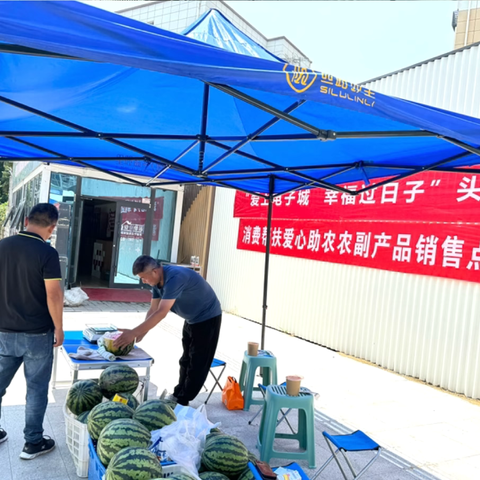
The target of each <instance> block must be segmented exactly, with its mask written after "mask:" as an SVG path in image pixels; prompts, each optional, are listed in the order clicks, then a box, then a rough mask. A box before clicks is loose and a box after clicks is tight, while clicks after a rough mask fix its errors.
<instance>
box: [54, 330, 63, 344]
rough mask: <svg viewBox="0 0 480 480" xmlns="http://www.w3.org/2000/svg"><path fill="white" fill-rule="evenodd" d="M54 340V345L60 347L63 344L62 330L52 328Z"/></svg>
mask: <svg viewBox="0 0 480 480" xmlns="http://www.w3.org/2000/svg"><path fill="white" fill-rule="evenodd" d="M54 335H55V342H54V343H53V346H54V347H60V346H61V345H62V344H63V330H58V329H55V330H54Z"/></svg>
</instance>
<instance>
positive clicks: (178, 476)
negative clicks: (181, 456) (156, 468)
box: [168, 473, 196, 480]
mask: <svg viewBox="0 0 480 480" xmlns="http://www.w3.org/2000/svg"><path fill="white" fill-rule="evenodd" d="M168 480H196V479H195V477H192V476H191V475H188V474H186V473H175V474H173V475H170V476H169V477H168Z"/></svg>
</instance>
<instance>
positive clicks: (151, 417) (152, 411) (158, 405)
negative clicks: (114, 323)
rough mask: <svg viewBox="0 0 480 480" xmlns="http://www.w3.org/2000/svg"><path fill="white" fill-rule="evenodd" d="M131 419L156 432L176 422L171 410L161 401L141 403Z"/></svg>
mask: <svg viewBox="0 0 480 480" xmlns="http://www.w3.org/2000/svg"><path fill="white" fill-rule="evenodd" d="M133 418H134V419H135V420H137V421H139V422H140V423H141V424H142V425H144V426H145V427H146V428H148V430H149V431H152V430H158V429H160V428H163V427H165V426H166V425H170V424H171V423H173V422H175V421H176V420H177V417H176V415H175V413H174V412H173V410H172V409H171V408H170V407H169V406H168V405H167V404H166V403H165V402H162V401H161V400H148V401H147V402H145V403H142V405H140V406H139V407H138V408H137V409H136V410H135V413H134V414H133Z"/></svg>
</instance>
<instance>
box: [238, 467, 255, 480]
mask: <svg viewBox="0 0 480 480" xmlns="http://www.w3.org/2000/svg"><path fill="white" fill-rule="evenodd" d="M238 480H255V476H254V475H253V473H252V471H251V470H250V468H249V467H247V468H246V469H245V470H244V471H243V472H242V473H241V474H240V476H239V477H238Z"/></svg>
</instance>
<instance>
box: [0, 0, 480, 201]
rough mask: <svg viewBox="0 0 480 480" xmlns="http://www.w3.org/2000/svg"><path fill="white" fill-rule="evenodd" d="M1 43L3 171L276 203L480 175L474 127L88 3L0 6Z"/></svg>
mask: <svg viewBox="0 0 480 480" xmlns="http://www.w3.org/2000/svg"><path fill="white" fill-rule="evenodd" d="M25 4H28V6H26V5H25ZM210 20H211V19H210ZM209 28H210V27H209ZM247 38H248V37H247ZM0 42H3V43H1V44H0V52H1V53H0V72H1V74H0V75H1V77H0V156H2V157H4V159H5V158H6V159H10V160H15V159H17V160H24V159H39V160H42V161H50V162H55V161H59V162H61V163H64V164H68V165H76V166H82V167H87V166H90V167H93V168H97V169H102V170H106V171H110V172H116V173H117V174H122V175H125V176H127V177H131V176H135V178H137V179H139V178H140V179H141V181H142V182H147V181H148V180H151V179H152V178H156V179H155V180H154V181H153V184H155V183H157V182H158V181H160V180H162V181H170V182H171V181H173V182H189V181H193V182H195V183H205V184H218V185H226V186H230V187H234V188H239V189H244V190H247V191H252V192H268V190H269V185H271V184H270V178H271V177H272V176H273V177H274V178H275V181H274V185H273V188H274V192H275V193H282V192H285V191H289V190H291V189H294V188H302V187H317V186H324V187H327V188H329V187H332V188H335V186H343V185H344V184H345V183H347V182H351V181H357V180H364V181H365V184H366V185H368V184H369V181H370V180H373V179H375V178H385V177H392V176H395V175H407V174H411V173H413V172H415V171H417V170H418V169H422V168H434V169H437V170H441V169H451V168H454V167H458V166H473V165H477V164H478V163H479V161H478V156H477V154H478V151H477V150H476V147H478V146H479V145H480V120H478V119H475V118H471V117H466V116H462V115H458V114H454V113H452V112H448V111H443V110H439V109H436V108H432V107H428V106H425V105H420V104H417V103H413V102H409V101H405V100H400V99H397V98H393V97H389V96H386V95H381V94H379V93H376V92H371V91H369V90H368V89H365V88H362V87H359V86H356V85H354V84H351V83H349V82H347V81H343V80H341V79H337V78H335V77H332V76H330V75H328V74H322V73H319V72H314V71H312V70H307V69H301V68H299V67H295V66H293V65H288V64H286V63H282V62H280V61H277V60H268V59H265V58H258V57H252V56H249V55H245V54H238V53H234V52H231V51H228V50H223V49H221V48H218V47H215V46H211V45H207V44H205V43H202V42H200V41H197V40H195V39H191V38H189V37H185V36H182V35H177V34H174V33H171V32H167V31H164V30H161V29H158V28H156V27H154V26H152V25H148V24H145V23H141V22H138V21H135V20H132V19H129V18H125V17H122V16H119V15H116V14H113V13H110V12H106V11H103V10H99V9H96V8H93V7H91V6H88V5H85V4H82V3H77V2H54V1H48V2H46V1H38V2H22V1H15V2H0ZM252 43H254V42H252ZM255 45H256V44H255ZM257 47H258V45H257ZM252 48H253V47H252ZM29 49H36V50H41V51H43V52H51V53H53V54H55V55H53V56H52V55H51V54H45V53H42V52H36V51H31V50H29ZM18 50H22V53H23V54H19V53H17V52H18ZM13 52H15V53H13ZM62 55H63V56H69V57H74V59H68V58H62ZM206 92H207V93H208V96H206V95H205V94H206ZM281 112H284V113H283V114H282V113H281ZM267 127H268V128H267ZM418 135H421V136H418Z"/></svg>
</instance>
